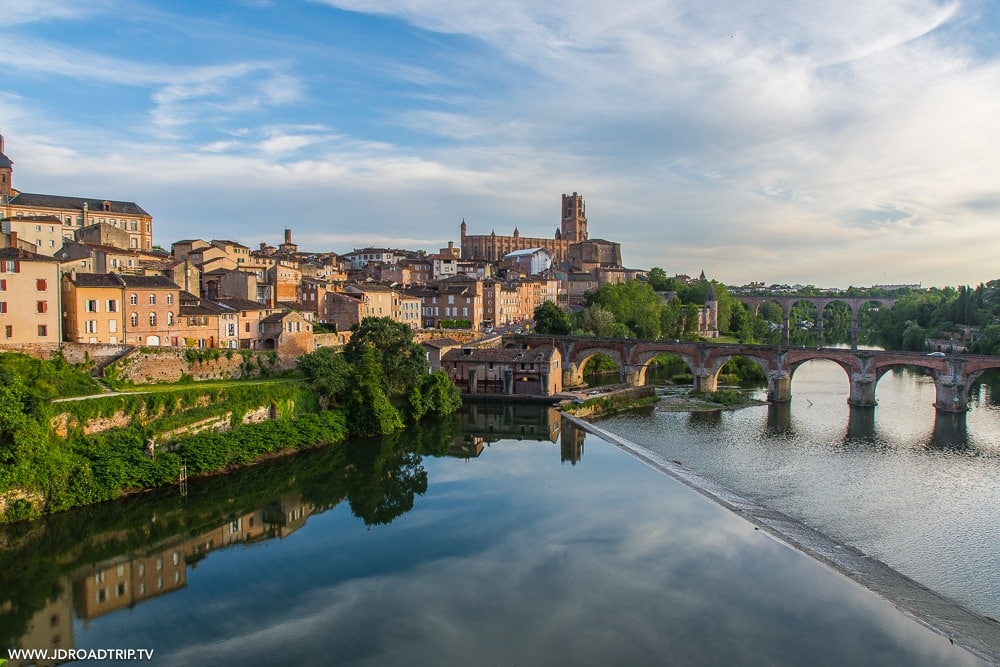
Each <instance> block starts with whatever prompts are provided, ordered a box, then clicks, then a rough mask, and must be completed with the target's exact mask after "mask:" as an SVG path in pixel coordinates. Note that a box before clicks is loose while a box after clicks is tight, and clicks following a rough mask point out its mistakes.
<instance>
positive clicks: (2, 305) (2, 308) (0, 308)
mask: <svg viewBox="0 0 1000 667" xmlns="http://www.w3.org/2000/svg"><path fill="white" fill-rule="evenodd" d="M6 312H7V302H6V301H0V313H6Z"/></svg>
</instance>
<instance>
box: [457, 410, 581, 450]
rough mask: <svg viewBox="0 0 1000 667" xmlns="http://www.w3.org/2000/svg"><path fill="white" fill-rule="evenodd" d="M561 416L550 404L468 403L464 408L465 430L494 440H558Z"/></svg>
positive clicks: (463, 428)
mask: <svg viewBox="0 0 1000 667" xmlns="http://www.w3.org/2000/svg"><path fill="white" fill-rule="evenodd" d="M561 421H562V419H561V418H560V416H559V410H557V409H556V408H553V407H548V406H538V405H524V404H518V403H469V404H467V407H466V409H464V410H462V432H463V433H464V434H465V435H467V436H469V435H471V436H479V437H482V438H485V440H486V441H487V442H495V441H497V440H499V439H501V438H517V439H519V440H521V439H528V440H548V441H549V442H553V443H554V442H557V441H558V439H559V427H560V424H561Z"/></svg>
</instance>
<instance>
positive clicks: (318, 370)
mask: <svg viewBox="0 0 1000 667" xmlns="http://www.w3.org/2000/svg"><path fill="white" fill-rule="evenodd" d="M298 368H299V370H300V371H302V373H303V374H304V375H305V376H306V379H307V380H309V382H310V383H311V384H312V386H313V389H314V390H315V391H317V392H318V393H319V394H321V395H323V396H339V395H341V394H342V393H343V392H344V390H345V389H346V388H347V385H348V382H349V381H350V375H351V367H350V366H349V365H348V363H347V361H346V360H345V359H344V355H343V354H341V353H340V352H339V351H337V350H334V349H333V348H330V347H321V348H319V349H318V350H315V351H313V352H310V353H309V354H305V355H302V356H301V357H299V360H298Z"/></svg>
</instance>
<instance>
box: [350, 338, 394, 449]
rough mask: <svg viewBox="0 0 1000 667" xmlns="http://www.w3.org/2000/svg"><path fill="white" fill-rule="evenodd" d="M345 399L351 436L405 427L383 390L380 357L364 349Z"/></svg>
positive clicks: (382, 432)
mask: <svg viewBox="0 0 1000 667" xmlns="http://www.w3.org/2000/svg"><path fill="white" fill-rule="evenodd" d="M358 354H359V355H360V357H359V359H358V361H357V362H356V363H355V364H354V366H353V369H352V370H353V373H352V377H351V385H350V389H348V390H347V392H346V396H345V400H344V403H345V406H346V408H347V429H348V430H349V431H350V432H351V434H352V435H380V434H387V433H394V432H396V431H398V430H400V429H401V428H403V418H402V417H401V416H400V414H399V411H398V410H396V408H395V407H394V406H393V405H392V402H391V401H390V400H389V397H388V395H386V392H385V391H384V389H383V387H382V382H381V378H380V377H379V376H380V375H381V373H382V372H381V370H380V364H379V359H378V354H377V353H376V351H375V349H374V348H373V347H367V346H361V347H360V348H359V352H358Z"/></svg>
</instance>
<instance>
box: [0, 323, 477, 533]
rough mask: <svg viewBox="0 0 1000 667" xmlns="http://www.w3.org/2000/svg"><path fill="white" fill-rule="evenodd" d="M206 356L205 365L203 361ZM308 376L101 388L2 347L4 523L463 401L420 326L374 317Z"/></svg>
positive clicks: (0, 506)
mask: <svg viewBox="0 0 1000 667" xmlns="http://www.w3.org/2000/svg"><path fill="white" fill-rule="evenodd" d="M194 361H195V362H197V361H199V360H198V359H194ZM298 365H299V369H300V370H301V371H302V373H304V375H305V379H301V378H299V379H295V378H292V379H289V378H277V379H274V380H270V381H261V380H260V379H259V378H254V379H249V380H247V381H243V382H240V381H235V382H234V381H226V382H222V383H218V382H214V383H211V384H206V385H199V384H197V383H191V382H186V383H180V384H174V385H167V386H163V385H160V386H150V387H144V390H143V391H142V392H128V393H119V394H105V395H102V394H96V395H94V396H91V397H89V398H84V399H81V400H71V401H60V400H56V399H64V398H67V397H71V396H78V395H80V394H86V393H87V392H88V390H89V391H97V390H98V388H97V386H96V384H95V383H94V382H93V379H92V378H90V377H89V375H88V374H87V373H86V372H85V371H84V369H83V368H82V367H81V368H76V367H73V366H72V365H70V364H67V363H66V361H65V360H63V359H61V358H57V359H55V360H52V361H43V360H38V359H32V358H31V357H28V356H26V355H20V354H0V523H9V522H13V521H21V520H25V519H31V518H35V517H38V516H41V515H44V514H51V513H54V512H59V511H62V510H65V509H68V508H71V507H77V506H80V505H88V504H91V503H96V502H102V501H105V500H112V499H115V498H120V497H122V496H124V495H127V494H129V493H134V492H136V491H141V490H146V489H152V488H156V487H158V486H163V485H166V484H170V483H174V482H176V481H177V480H178V479H179V478H181V477H182V476H193V475H204V474H209V473H216V472H220V471H224V470H228V469H230V468H233V467H237V466H244V465H248V464H250V463H253V462H255V461H258V460H261V459H262V458H267V457H271V456H274V455H275V454H277V453H289V452H294V451H297V450H300V449H305V448H312V447H317V446H322V445H330V444H334V443H339V442H341V441H343V440H344V439H346V438H347V436H348V435H349V434H350V435H356V436H372V435H380V434H389V433H394V432H398V431H402V430H403V429H404V428H406V427H407V426H408V425H412V424H415V423H416V422H418V421H420V420H421V419H422V418H424V417H425V416H441V415H447V414H450V413H451V412H453V411H454V410H456V409H457V408H458V407H459V406H460V405H461V399H460V397H459V394H458V389H457V388H456V387H455V385H454V384H452V383H451V381H450V380H449V379H448V378H447V376H445V375H443V374H442V373H440V372H438V373H429V372H428V368H427V361H426V356H425V354H424V352H423V350H422V348H421V347H420V346H419V345H417V344H416V343H414V342H413V334H412V332H411V331H410V329H409V327H406V326H405V325H399V324H397V323H395V322H392V321H391V320H388V319H385V318H368V319H366V320H365V321H364V322H363V323H362V325H361V326H360V327H356V328H355V330H354V335H353V337H352V339H351V344H350V345H348V346H347V347H346V348H345V349H344V351H343V352H340V351H334V350H331V349H329V348H320V349H318V350H316V351H315V352H312V353H310V354H306V355H304V356H302V357H300V358H299V360H298Z"/></svg>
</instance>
